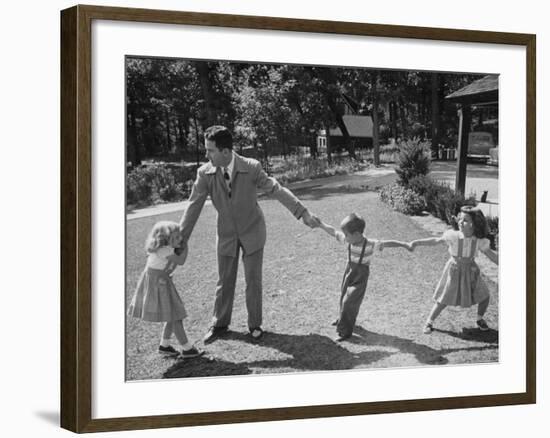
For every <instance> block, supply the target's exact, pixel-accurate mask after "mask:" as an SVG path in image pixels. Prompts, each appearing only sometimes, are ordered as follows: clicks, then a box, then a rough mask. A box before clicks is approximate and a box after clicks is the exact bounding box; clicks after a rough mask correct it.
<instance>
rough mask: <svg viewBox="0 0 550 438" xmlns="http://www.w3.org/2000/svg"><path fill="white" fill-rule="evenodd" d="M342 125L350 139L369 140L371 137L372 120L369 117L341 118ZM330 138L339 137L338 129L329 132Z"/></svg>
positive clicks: (349, 116)
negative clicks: (346, 129)
mask: <svg viewBox="0 0 550 438" xmlns="http://www.w3.org/2000/svg"><path fill="white" fill-rule="evenodd" d="M342 119H343V120H344V125H346V128H348V133H349V135H350V137H359V138H361V137H362V138H371V137H372V118H371V117H370V116H356V115H351V114H350V115H345V116H342ZM330 135H331V137H341V136H342V131H340V128H332V129H331V130H330Z"/></svg>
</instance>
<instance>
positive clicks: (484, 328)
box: [476, 318, 489, 332]
mask: <svg viewBox="0 0 550 438" xmlns="http://www.w3.org/2000/svg"><path fill="white" fill-rule="evenodd" d="M476 324H477V326H478V327H479V329H480V330H481V331H482V332H486V331H487V330H489V326H488V325H487V323H486V322H485V320H484V319H483V318H482V319H478V320H477V322H476Z"/></svg>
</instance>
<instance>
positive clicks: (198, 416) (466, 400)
mask: <svg viewBox="0 0 550 438" xmlns="http://www.w3.org/2000/svg"><path fill="white" fill-rule="evenodd" d="M92 20H118V21H138V22H150V23H169V24H187V25H197V26H221V27H228V28H232V27H233V28H235V27H236V28H250V29H268V30H285V31H297V32H318V33H329V34H330V33H332V34H351V35H366V36H378V37H392V38H413V39H428V40H444V41H459V42H461V41H462V42H478V43H493V44H510V45H519V46H525V47H526V51H527V64H526V72H527V76H526V77H527V95H526V102H527V114H526V116H527V138H526V144H527V211H526V216H527V236H526V238H527V244H526V254H527V266H526V273H527V275H526V277H527V284H526V292H527V297H526V299H527V315H528V316H527V320H526V334H527V339H526V345H527V348H526V364H527V369H526V376H527V378H526V392H524V393H512V394H498V395H482V396H472V397H448V398H434V399H419V400H399V401H386V402H368V403H350V404H337V405H324V406H305V407H288V408H276V409H258V410H255V409H254V410H242V411H230V412H207V413H195V414H193V413H192V414H178V415H161V416H142V417H127V418H106V419H92V418H91V412H92V409H91V408H92V400H91V393H92V380H91V379H92V361H91V351H92V314H91V312H92V311H91V308H92V306H91V304H92V296H91V262H92V260H91V245H92V241H91V239H92V236H91V229H92V222H91V217H92V211H91V196H92V193H91V191H92V187H91V181H92V161H91V160H92V158H91V135H92V128H91V115H92V114H91V97H92V95H91V38H92V35H91V24H92ZM535 49H536V37H535V35H531V34H517V33H501V32H485V31H473V30H456V29H438V28H426V27H409V26H395V25H380V24H364V23H346V22H333V21H317V20H301V19H289V18H273V17H255V16H239V15H224V14H205V13H195V12H174V11H161V10H145V9H127V8H111V7H98V6H81V5H79V6H75V7H72V8H70V9H66V10H64V11H62V12H61V229H62V230H63V236H64V237H63V239H62V241H61V426H62V427H63V428H66V429H69V430H72V431H74V432H99V431H114V430H127V429H148V428H161V427H175V426H195V425H210V424H223V423H241V422H256V421H274V420H288V419H302V418H317V417H336V416H350V415H365V414H377V413H395V412H410V411H424V410H437V409H456V408H471V407H482V406H497V405H515V404H529V403H535V401H536V330H535V329H536V319H535V318H536V314H535V309H536V296H535V292H536V283H535V282H536V280H535V279H536V266H535V265H536V242H535V236H536V234H535V227H536V222H535V221H536V173H535V172H536V170H535V168H536V151H535V133H536V126H535V108H536V101H535V91H536V77H535Z"/></svg>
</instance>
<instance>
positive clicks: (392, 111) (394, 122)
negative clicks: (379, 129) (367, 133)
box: [390, 100, 397, 140]
mask: <svg viewBox="0 0 550 438" xmlns="http://www.w3.org/2000/svg"><path fill="white" fill-rule="evenodd" d="M390 126H391V128H390V129H391V136H392V137H393V139H394V140H397V105H396V103H395V101H394V100H392V101H390Z"/></svg>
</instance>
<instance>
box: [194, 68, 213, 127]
mask: <svg viewBox="0 0 550 438" xmlns="http://www.w3.org/2000/svg"><path fill="white" fill-rule="evenodd" d="M193 65H194V66H195V69H196V70H197V73H198V75H199V82H200V86H201V90H202V96H203V98H204V104H205V108H204V110H205V113H206V127H209V126H212V125H215V124H216V122H217V119H218V117H217V114H216V105H215V100H216V98H215V93H214V88H213V86H212V79H211V77H210V67H209V66H208V63H207V62H205V61H195V62H194V63H193Z"/></svg>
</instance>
